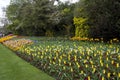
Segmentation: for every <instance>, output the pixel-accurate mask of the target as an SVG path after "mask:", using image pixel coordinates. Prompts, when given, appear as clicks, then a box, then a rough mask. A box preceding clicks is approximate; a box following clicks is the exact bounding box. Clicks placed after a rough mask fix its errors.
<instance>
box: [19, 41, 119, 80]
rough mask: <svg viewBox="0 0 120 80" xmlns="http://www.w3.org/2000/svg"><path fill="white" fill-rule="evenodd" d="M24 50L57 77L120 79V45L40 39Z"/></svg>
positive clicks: (72, 79)
mask: <svg viewBox="0 0 120 80" xmlns="http://www.w3.org/2000/svg"><path fill="white" fill-rule="evenodd" d="M20 52H21V55H22V56H23V57H25V58H27V59H29V61H32V64H34V65H35V66H37V67H39V68H40V69H42V70H44V71H45V72H47V73H49V74H50V75H52V76H54V77H55V78H56V79H57V80H120V46H119V45H115V44H114V45H113V44H103V43H91V42H81V41H39V42H37V43H36V44H34V45H31V46H22V48H21V49H20Z"/></svg>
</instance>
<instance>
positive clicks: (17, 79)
mask: <svg viewBox="0 0 120 80" xmlns="http://www.w3.org/2000/svg"><path fill="white" fill-rule="evenodd" d="M0 80H54V79H53V78H52V77H50V76H49V75H47V74H45V73H44V72H42V71H40V70H39V69H37V68H35V67H33V66H32V65H30V64H29V63H27V62H25V61H24V60H22V59H20V58H19V57H18V56H16V55H15V54H14V53H13V52H12V51H10V50H9V49H7V48H5V47H4V46H3V45H2V44H0Z"/></svg>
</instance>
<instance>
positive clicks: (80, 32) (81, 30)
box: [74, 17, 89, 37]
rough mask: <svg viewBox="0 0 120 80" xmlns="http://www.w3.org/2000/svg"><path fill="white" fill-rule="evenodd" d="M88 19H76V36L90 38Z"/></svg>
mask: <svg viewBox="0 0 120 80" xmlns="http://www.w3.org/2000/svg"><path fill="white" fill-rule="evenodd" d="M86 21H87V18H82V17H80V18H76V17H74V25H75V28H76V30H75V36H76V37H88V31H89V26H88V25H87V24H86Z"/></svg>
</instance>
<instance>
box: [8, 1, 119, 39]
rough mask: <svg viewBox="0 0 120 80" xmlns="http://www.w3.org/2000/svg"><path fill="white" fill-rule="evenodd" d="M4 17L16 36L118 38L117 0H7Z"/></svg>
mask: <svg viewBox="0 0 120 80" xmlns="http://www.w3.org/2000/svg"><path fill="white" fill-rule="evenodd" d="M55 1H56V2H57V3H58V4H57V5H54V3H55ZM6 16H7V18H8V20H9V21H10V24H8V25H7V29H9V30H10V31H11V32H13V33H14V34H19V35H28V36H67V37H69V36H76V37H83V38H84V37H92V38H104V39H105V40H109V39H111V38H120V1H119V0H79V1H78V2H76V3H70V2H66V3H62V2H61V1H59V0H11V2H10V5H9V6H8V7H7V9H6Z"/></svg>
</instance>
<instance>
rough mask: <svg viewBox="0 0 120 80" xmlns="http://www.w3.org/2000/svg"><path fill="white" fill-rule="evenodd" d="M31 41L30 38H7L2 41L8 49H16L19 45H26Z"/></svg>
mask: <svg viewBox="0 0 120 80" xmlns="http://www.w3.org/2000/svg"><path fill="white" fill-rule="evenodd" d="M32 43H33V41H32V40H30V39H24V38H23V39H17V40H8V41H5V42H3V44H4V45H5V46H7V47H9V48H10V49H12V50H13V51H17V50H19V49H20V47H22V46H23V45H26V44H27V45H28V44H32Z"/></svg>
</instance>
